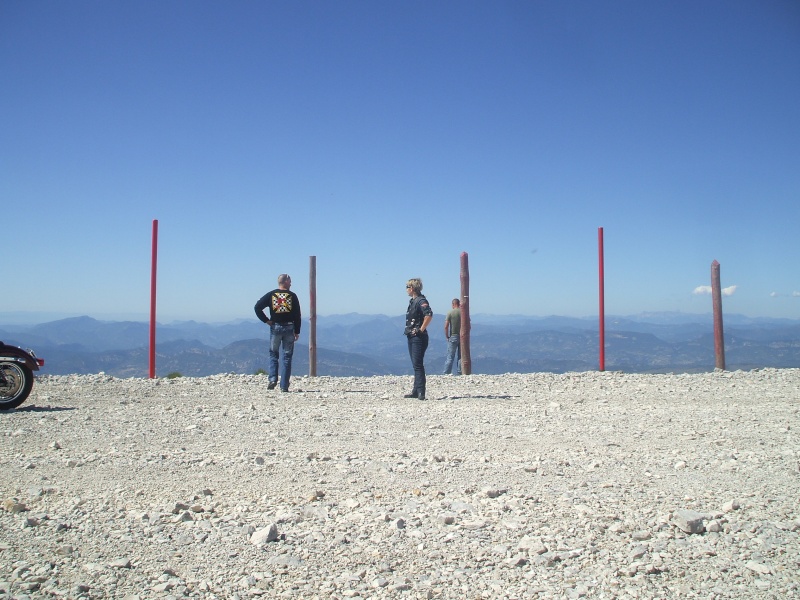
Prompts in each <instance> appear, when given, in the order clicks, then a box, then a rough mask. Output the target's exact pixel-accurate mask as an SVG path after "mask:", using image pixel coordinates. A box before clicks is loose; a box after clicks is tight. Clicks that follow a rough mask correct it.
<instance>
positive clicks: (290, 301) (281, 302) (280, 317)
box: [255, 273, 301, 392]
mask: <svg viewBox="0 0 800 600" xmlns="http://www.w3.org/2000/svg"><path fill="white" fill-rule="evenodd" d="M291 287H292V278H291V277H289V276H288V275H287V274H286V273H282V274H281V275H278V289H275V290H272V291H271V292H269V293H267V294H265V295H264V296H262V297H261V299H260V300H259V301H258V302H256V306H255V310H256V316H257V317H258V318H259V319H260V320H261V321H262V322H264V323H266V324H267V325H269V384H268V385H267V389H270V390H272V389H274V388H275V386H276V385H277V384H278V356H279V353H280V348H281V346H283V361H282V362H281V391H282V392H288V391H289V378H290V377H291V376H292V353H293V352H294V343H295V342H296V341H297V338H299V337H300V324H301V320H300V300H298V298H297V294H295V293H294V292H292V291H291V290H290V289H289V288H291ZM267 307H269V318H268V317H267V315H266V314H265V313H264V309H265V308H267Z"/></svg>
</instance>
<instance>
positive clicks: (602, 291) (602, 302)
mask: <svg viewBox="0 0 800 600" xmlns="http://www.w3.org/2000/svg"><path fill="white" fill-rule="evenodd" d="M597 249H598V260H599V267H598V268H599V271H598V273H599V280H600V281H599V295H600V306H599V314H600V324H599V326H600V370H601V371H605V370H606V299H605V296H606V294H605V268H604V264H603V263H604V260H603V228H602V227H598V228H597Z"/></svg>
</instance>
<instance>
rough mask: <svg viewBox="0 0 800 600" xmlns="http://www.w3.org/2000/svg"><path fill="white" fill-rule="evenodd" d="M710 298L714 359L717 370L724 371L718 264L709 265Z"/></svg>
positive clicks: (723, 339) (723, 337) (715, 262)
mask: <svg viewBox="0 0 800 600" xmlns="http://www.w3.org/2000/svg"><path fill="white" fill-rule="evenodd" d="M711 298H712V303H713V307H714V358H715V365H716V368H717V369H721V370H723V371H724V370H725V336H724V335H723V333H722V289H721V287H720V277H719V263H718V262H717V261H716V260H715V261H714V262H713V263H711Z"/></svg>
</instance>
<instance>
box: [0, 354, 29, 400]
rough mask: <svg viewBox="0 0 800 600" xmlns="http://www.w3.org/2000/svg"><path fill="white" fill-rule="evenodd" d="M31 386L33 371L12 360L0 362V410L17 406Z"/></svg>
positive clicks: (25, 396) (26, 395)
mask: <svg viewBox="0 0 800 600" xmlns="http://www.w3.org/2000/svg"><path fill="white" fill-rule="evenodd" d="M32 388H33V372H32V371H31V370H30V369H29V368H28V367H26V366H25V365H21V364H18V363H13V362H0V410H9V409H11V408H17V407H18V406H19V405H20V404H22V403H23V402H25V399H26V398H27V397H28V394H30V393H31V389H32Z"/></svg>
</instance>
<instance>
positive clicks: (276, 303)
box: [272, 292, 292, 314]
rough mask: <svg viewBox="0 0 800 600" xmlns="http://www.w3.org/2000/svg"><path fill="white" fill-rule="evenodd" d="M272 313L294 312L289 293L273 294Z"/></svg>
mask: <svg viewBox="0 0 800 600" xmlns="http://www.w3.org/2000/svg"><path fill="white" fill-rule="evenodd" d="M272 312H274V313H281V314H282V313H290V312H292V295H291V294H290V293H289V292H275V293H274V294H272Z"/></svg>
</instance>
